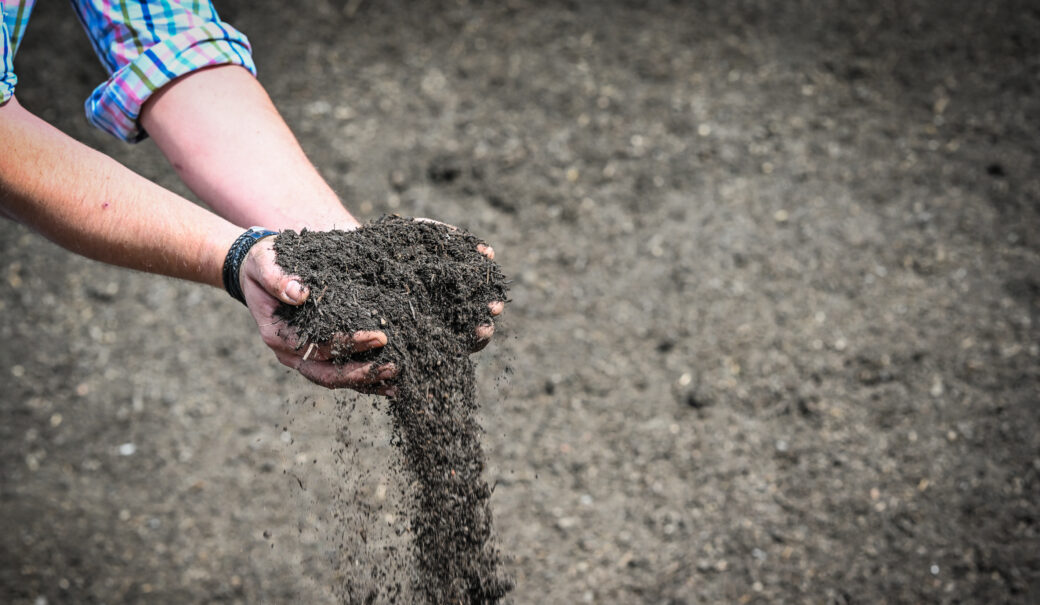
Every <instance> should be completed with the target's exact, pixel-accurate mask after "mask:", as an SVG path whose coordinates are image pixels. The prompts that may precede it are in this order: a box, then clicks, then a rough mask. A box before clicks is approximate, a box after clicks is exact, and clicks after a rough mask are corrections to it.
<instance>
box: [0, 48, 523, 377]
mask: <svg viewBox="0 0 1040 605" xmlns="http://www.w3.org/2000/svg"><path fill="white" fill-rule="evenodd" d="M141 124H142V125H143V126H144V128H145V130H146V131H147V132H148V133H149V135H150V136H151V137H152V138H153V139H154V140H155V142H156V144H157V145H158V146H159V148H160V149H161V150H162V151H163V153H164V154H165V155H166V157H167V159H168V160H169V161H170V163H171V164H172V165H173V167H174V169H175V170H176V171H177V173H178V175H180V177H181V179H182V180H183V181H184V182H185V184H187V185H188V187H189V188H191V190H192V191H193V192H195V194H196V195H198V196H199V198H200V199H202V200H203V201H204V202H205V203H206V204H207V205H208V206H209V207H210V208H211V209H212V212H210V211H208V210H206V209H203V208H201V207H199V206H197V205H195V204H193V203H191V202H190V201H188V200H186V199H184V198H183V197H181V196H178V195H177V194H175V193H172V192H170V191H168V190H166V189H163V188H162V187H160V186H158V185H156V184H154V183H152V182H151V181H148V180H147V179H145V178H143V177H141V176H139V175H137V174H135V173H134V172H132V171H130V170H128V169H127V168H125V167H123V166H122V165H120V164H119V163H117V162H116V161H114V160H112V159H111V158H109V157H107V156H105V155H103V154H101V153H99V152H97V151H95V150H93V149H91V148H89V147H87V146H85V145H82V144H80V143H78V142H77V141H75V140H73V139H72V138H71V137H68V136H67V135H65V134H63V133H62V132H60V131H59V130H57V129H55V128H53V127H52V126H50V125H49V124H47V123H46V122H44V121H43V120H40V119H39V118H37V117H36V116H34V115H33V114H32V113H30V112H29V111H28V110H26V109H25V108H24V107H22V106H21V105H20V104H19V103H18V101H17V99H12V100H11V101H9V102H8V103H6V104H5V105H3V106H0V140H2V141H4V143H5V147H6V148H7V149H8V150H17V152H15V153H2V154H0V212H2V213H3V214H4V215H6V216H7V217H8V218H11V219H13V220H16V221H18V222H20V223H23V224H25V225H27V226H29V227H31V228H32V229H34V230H36V231H38V232H40V233H41V234H43V235H44V236H46V237H47V238H49V239H51V240H53V241H54V242H56V243H58V244H59V245H61V246H63V247H65V248H67V249H69V250H71V251H73V252H76V253H78V254H82V255H84V256H87V257H90V258H93V259H95V260H99V261H102V262H106V263H110V264H113V265H120V266H123V267H129V268H131V269H138V270H141V271H149V272H152V273H158V274H162V275H168V276H171V277H177V278H181V279H187V280H191V281H195V282H199V283H203V284H209V285H211V286H215V287H223V284H222V267H223V262H224V257H225V255H226V254H227V251H228V249H229V248H230V246H231V244H232V243H233V242H234V241H235V239H236V238H237V237H238V236H239V235H240V234H241V233H242V231H243V230H244V227H248V226H252V225H262V226H264V227H266V228H268V229H273V230H281V229H297V230H298V229H301V228H304V227H306V228H308V229H312V230H319V231H320V230H328V229H333V228H336V229H344V230H350V229H354V228H356V227H357V226H358V221H357V220H356V219H355V218H354V217H353V216H352V215H351V214H350V212H349V211H348V210H347V209H346V208H345V207H344V206H343V204H342V203H341V202H340V200H339V198H338V197H337V196H336V194H335V193H334V192H333V191H332V189H331V188H330V187H329V186H328V184H326V183H325V181H324V179H322V178H321V175H319V174H318V172H317V170H316V169H315V168H314V167H313V165H312V164H311V163H310V162H309V161H308V160H307V157H306V156H305V155H304V153H303V150H302V149H301V148H300V145H299V143H298V142H297V141H296V138H295V137H294V136H293V134H292V132H291V131H290V130H289V128H288V126H287V125H286V124H285V122H284V121H283V120H282V118H281V116H280V115H279V114H278V111H277V110H276V109H275V107H274V105H273V103H271V100H270V98H269V97H268V96H267V93H266V91H264V89H263V87H262V86H261V85H260V83H259V82H257V80H256V79H255V78H253V77H252V75H251V74H249V73H248V72H247V71H246V70H244V69H243V68H241V67H237V66H219V67H213V68H208V69H203V70H199V71H196V72H192V73H191V74H189V75H187V76H184V77H182V78H179V79H177V80H174V81H173V82H171V83H170V84H168V85H166V86H165V87H164V88H162V89H161V90H160V91H158V92H157V93H156V94H154V95H153V96H152V97H151V98H150V99H149V100H148V102H147V103H146V104H145V106H144V108H143V110H142V113H141ZM273 239H274V238H266V239H263V240H261V241H260V242H259V243H257V244H256V245H255V246H254V247H253V248H252V250H251V251H250V253H249V255H248V256H247V257H246V260H245V261H244V262H243V264H242V270H241V285H242V290H243V292H244V294H245V298H246V304H247V306H248V307H249V311H250V313H251V314H252V316H253V319H254V320H255V321H256V324H257V328H258V330H259V332H260V336H261V338H262V339H263V341H264V343H265V344H267V346H268V347H270V348H271V349H272V351H273V352H274V354H275V356H276V357H277V358H278V360H279V361H280V362H281V363H283V364H284V365H286V366H288V367H290V368H293V369H295V370H297V371H299V372H300V373H301V374H302V375H304V376H305V377H307V378H308V379H309V380H311V381H313V382H316V383H318V384H320V385H322V386H325V387H328V388H351V389H355V390H358V391H363V392H377V393H382V394H392V388H393V387H392V385H391V384H390V383H387V382H385V381H387V380H390V379H391V378H393V376H394V374H395V373H396V369H395V368H393V367H392V366H382V367H379V368H375V369H373V368H372V367H371V365H370V364H367V363H359V362H347V363H344V364H337V363H333V362H331V361H330V360H329V355H330V349H331V348H332V345H333V344H336V345H339V346H343V345H349V346H352V347H353V349H354V350H355V351H365V350H369V349H373V348H377V347H381V346H383V345H385V344H386V342H387V340H386V334H384V333H383V332H379V331H363V332H357V333H354V334H349V335H348V334H341V335H339V336H337V337H336V338H335V339H334V340H335V341H336V342H335V343H322V344H321V345H320V346H318V347H315V348H314V349H313V350H311V351H310V354H309V355H307V354H306V351H305V350H304V348H300V347H298V346H297V345H298V344H299V343H298V342H297V340H296V338H295V335H294V334H293V333H292V332H291V331H289V330H287V329H286V328H285V326H284V324H282V323H280V322H279V321H278V320H277V318H275V317H274V310H275V309H276V308H277V306H278V303H279V302H284V303H287V304H291V305H300V304H303V303H304V302H305V301H306V300H307V297H308V296H309V292H308V290H307V289H306V288H305V287H303V286H301V284H300V282H299V281H298V278H297V277H296V276H293V275H287V274H285V273H284V272H283V271H282V270H281V269H280V268H279V267H278V265H277V264H276V263H275V260H274V251H273ZM480 250H481V252H483V253H484V254H486V255H487V256H489V257H491V258H494V250H492V249H491V248H490V247H488V246H482V247H481V248H480ZM489 307H490V309H491V313H492V315H498V314H499V313H501V312H502V310H503V308H504V303H502V302H493V303H491V304H490V305H489ZM493 331H494V328H493V326H491V325H490V324H489V325H486V326H480V327H479V328H478V329H477V343H478V344H477V348H482V346H483V345H485V344H487V342H488V341H489V339H490V338H491V335H492V333H493ZM305 355H306V356H307V359H306V360H304V356H305Z"/></svg>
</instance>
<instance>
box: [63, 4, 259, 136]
mask: <svg viewBox="0 0 1040 605" xmlns="http://www.w3.org/2000/svg"><path fill="white" fill-rule="evenodd" d="M72 4H73V6H74V7H75V9H76V14H77V15H78V16H79V19H80V21H81V22H82V23H83V26H84V28H85V29H86V30H87V35H88V36H89V37H90V41H91V43H92V44H93V45H94V50H95V51H97V55H98V57H99V58H100V59H101V62H102V63H103V64H104V65H105V68H106V69H107V70H108V72H109V74H110V77H109V78H108V80H107V81H106V82H105V83H104V84H102V85H101V86H98V87H97V88H96V89H95V90H94V93H93V94H92V95H90V98H89V99H87V102H86V111H87V119H88V120H90V122H91V123H92V124H94V125H95V126H97V127H98V128H101V129H102V130H104V131H106V132H109V133H111V134H113V135H115V136H116V137H119V138H120V139H123V140H124V141H129V142H137V141H140V140H141V139H144V138H145V137H147V136H148V134H147V133H146V132H144V130H143V129H142V128H141V125H140V123H139V118H140V115H141V107H142V106H143V105H144V103H145V101H147V100H148V98H149V97H150V96H151V95H152V93H154V92H155V91H157V90H159V89H160V88H161V87H162V86H163V85H165V84H167V83H169V82H170V81H171V80H173V79H174V78H177V77H179V76H183V75H185V74H187V73H190V72H192V71H195V70H197V69H200V68H203V67H208V66H212V65H241V66H242V67H245V68H246V69H248V70H249V71H250V72H251V73H252V74H253V75H256V66H255V65H254V63H253V58H252V55H251V49H250V46H249V40H248V39H247V38H246V37H245V35H243V34H242V33H241V32H239V31H238V30H236V29H235V28H233V27H231V26H230V25H228V24H226V23H224V22H222V21H221V20H220V17H218V16H217V12H216V10H215V9H214V8H213V4H212V3H211V2H210V1H209V0H137V1H133V0H131V1H125V0H72Z"/></svg>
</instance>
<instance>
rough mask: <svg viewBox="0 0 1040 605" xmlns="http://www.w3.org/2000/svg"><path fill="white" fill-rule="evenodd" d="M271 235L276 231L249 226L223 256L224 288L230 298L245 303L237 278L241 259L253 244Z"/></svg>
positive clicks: (240, 284) (276, 233) (243, 258)
mask: <svg viewBox="0 0 1040 605" xmlns="http://www.w3.org/2000/svg"><path fill="white" fill-rule="evenodd" d="M271 235H278V232H277V231H271V230H270V229H264V228H263V227H250V228H249V229H247V230H246V232H245V233H243V234H242V235H240V236H238V239H236V240H235V243H233V244H231V249H230V250H228V253H227V256H225V257H224V289H225V290H227V293H228V294H230V295H231V298H234V299H235V300H237V301H238V302H240V303H242V304H243V305H244V304H246V297H245V294H243V292H242V282H241V281H240V279H239V272H241V270H242V261H244V260H245V259H246V253H248V252H249V249H250V248H252V247H253V244H255V243H257V242H258V241H260V240H262V239H263V238H265V237H268V236H271Z"/></svg>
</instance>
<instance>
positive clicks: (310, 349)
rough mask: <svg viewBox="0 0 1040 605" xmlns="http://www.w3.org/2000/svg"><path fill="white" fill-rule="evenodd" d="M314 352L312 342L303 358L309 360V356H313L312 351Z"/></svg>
mask: <svg viewBox="0 0 1040 605" xmlns="http://www.w3.org/2000/svg"><path fill="white" fill-rule="evenodd" d="M313 352H314V343H313V342H312V343H311V346H309V347H307V352H306V353H304V354H303V360H304V361H307V358H309V357H310V356H311V353H313Z"/></svg>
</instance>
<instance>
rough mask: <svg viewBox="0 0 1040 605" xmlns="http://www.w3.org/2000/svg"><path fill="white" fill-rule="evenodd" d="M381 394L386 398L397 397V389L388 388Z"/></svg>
mask: <svg viewBox="0 0 1040 605" xmlns="http://www.w3.org/2000/svg"><path fill="white" fill-rule="evenodd" d="M383 394H384V395H386V396H387V397H395V396H397V387H390V388H389V389H387V390H385V391H383Z"/></svg>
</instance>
